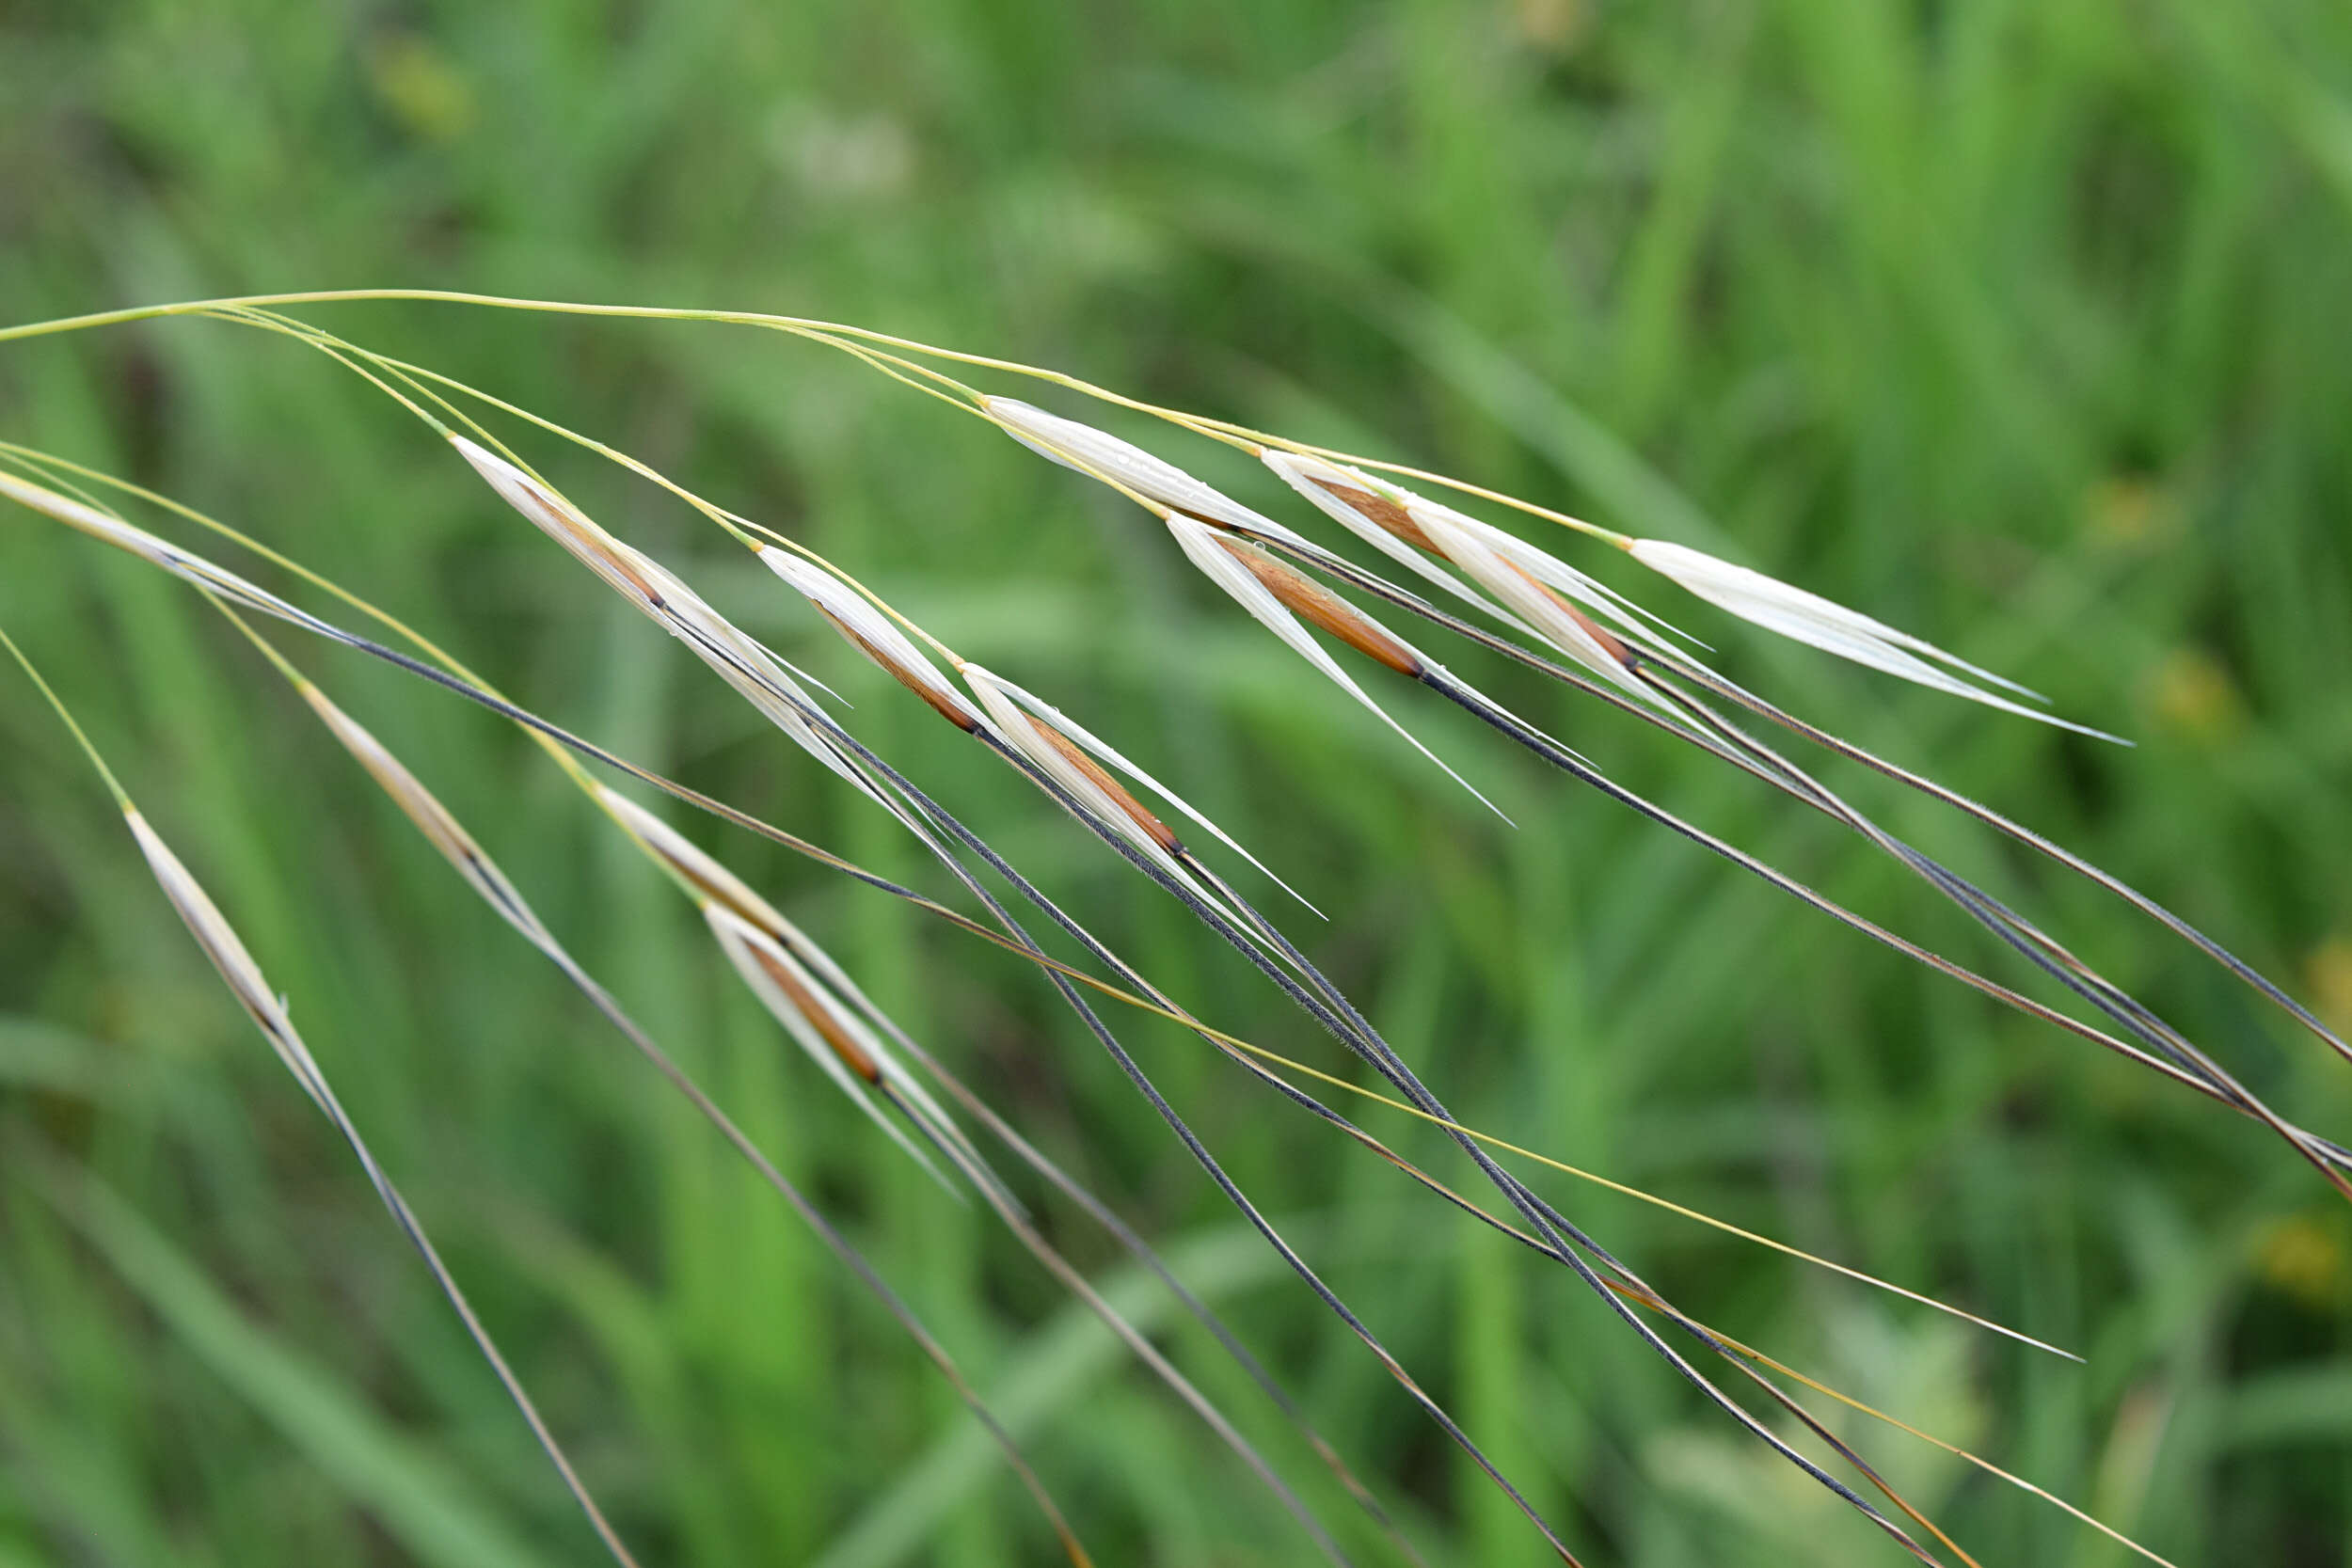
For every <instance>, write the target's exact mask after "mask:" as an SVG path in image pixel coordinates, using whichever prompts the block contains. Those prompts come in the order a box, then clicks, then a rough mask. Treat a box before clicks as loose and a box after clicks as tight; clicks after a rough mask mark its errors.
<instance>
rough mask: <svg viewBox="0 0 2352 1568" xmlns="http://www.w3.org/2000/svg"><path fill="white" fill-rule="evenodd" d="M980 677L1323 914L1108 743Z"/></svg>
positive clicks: (1040, 701)
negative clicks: (1139, 785)
mask: <svg viewBox="0 0 2352 1568" xmlns="http://www.w3.org/2000/svg"><path fill="white" fill-rule="evenodd" d="M971 672H972V667H971V666H969V665H967V666H966V667H965V678H966V679H969V678H971ZM980 674H981V677H982V678H984V679H986V680H988V681H990V682H992V683H993V684H994V685H995V686H996V687H997V688H998V689H1000V690H1002V691H1003V692H1004V693H1005V694H1006V695H1008V696H1009V697H1011V698H1012V700H1013V701H1014V702H1016V703H1019V704H1020V705H1022V706H1023V707H1025V708H1027V709H1028V710H1029V711H1030V712H1031V713H1033V714H1035V715H1037V716H1038V717H1039V718H1040V719H1042V720H1044V721H1045V722H1047V723H1048V724H1051V725H1053V726H1054V728H1056V729H1057V730H1059V731H1060V732H1061V733H1062V734H1063V735H1065V736H1069V737H1070V739H1071V740H1073V742H1075V743H1076V744H1077V745H1079V746H1080V747H1082V748H1084V749H1085V750H1086V751H1088V752H1092V753H1093V754H1094V756H1095V757H1096V758H1097V759H1099V760H1101V761H1103V762H1105V763H1108V764H1109V765H1110V766H1111V767H1113V768H1117V769H1118V770H1119V771H1120V772H1121V773H1124V774H1126V775H1127V777H1129V778H1131V779H1133V780H1135V781H1136V783H1137V784H1141V785H1143V787H1144V788H1146V789H1148V790H1150V791H1151V792H1152V794H1154V795H1156V796H1158V797H1159V798H1160V799H1161V800H1165V801H1167V802H1168V804H1169V805H1170V806H1173V807H1174V808H1175V809H1176V810H1177V811H1178V812H1180V813H1182V814H1183V815H1184V816H1185V817H1186V818H1188V819H1189V820H1191V821H1192V822H1194V823H1195V824H1197V825H1198V826H1199V827H1200V828H1201V829H1202V830H1203V831H1204V832H1208V833H1209V834H1210V835H1211V836H1213V837H1214V838H1216V841H1217V842H1218V843H1219V844H1222V845H1224V846H1225V847H1227V848H1228V849H1231V850H1232V852H1233V853H1235V854H1236V855H1239V856H1240V857H1241V858H1242V859H1243V860H1246V861H1248V863H1250V864H1251V865H1253V866H1255V867H1256V868H1257V869H1258V871H1259V872H1260V873H1261V874H1263V876H1264V877H1265V878H1266V879H1267V880H1269V881H1271V882H1272V883H1273V884H1274V885H1275V886H1276V887H1279V888H1280V889H1281V890H1282V891H1283V892H1284V893H1287V894H1289V895H1291V896H1292V897H1293V898H1295V899H1297V900H1298V901H1299V902H1300V903H1301V904H1305V905H1306V907H1307V908H1308V909H1309V910H1310V911H1313V913H1314V914H1315V915H1316V916H1317V917H1318V918H1320V917H1322V916H1323V911H1321V910H1318V909H1315V907H1314V905H1312V904H1311V903H1308V902H1307V898H1306V895H1303V894H1301V893H1300V892H1299V891H1298V890H1297V889H1296V888H1295V887H1293V886H1291V885H1290V883H1288V882H1286V881H1284V880H1282V879H1281V878H1279V877H1277V876H1276V875H1275V874H1274V873H1273V872H1272V871H1269V870H1267V869H1266V864H1265V863H1264V862H1263V861H1262V860H1260V859H1259V858H1258V857H1257V856H1255V855H1253V854H1251V853H1250V852H1249V851H1248V850H1247V849H1245V848H1243V847H1241V845H1240V844H1239V843H1238V842H1237V841H1236V840H1235V839H1234V838H1233V836H1232V834H1230V833H1228V832H1226V831H1225V830H1224V829H1222V828H1220V827H1218V826H1217V825H1216V823H1215V822H1212V821H1210V820H1209V819H1208V818H1207V817H1206V816H1202V815H1201V814H1200V812H1198V811H1196V810H1194V809H1193V807H1192V804H1191V803H1190V802H1189V801H1187V800H1185V799H1184V797H1183V796H1181V795H1179V794H1177V793H1176V792H1175V791H1174V790H1172V789H1170V788H1168V786H1167V785H1166V784H1162V783H1160V781H1159V780H1157V779H1155V778H1153V777H1152V775H1151V774H1149V773H1147V772H1145V771H1144V770H1143V769H1142V768H1138V767H1136V765H1135V764H1134V763H1132V762H1130V761H1128V760H1127V759H1126V758H1125V757H1124V756H1122V755H1120V752H1118V751H1117V750H1116V749H1115V748H1113V747H1112V745H1111V743H1110V742H1109V741H1107V740H1104V739H1103V738H1102V737H1101V736H1097V735H1095V734H1094V732H1093V731H1091V730H1089V729H1088V728H1087V727H1086V726H1085V725H1083V724H1081V723H1079V722H1078V721H1076V720H1075V719H1073V718H1071V717H1070V715H1068V714H1066V713H1064V712H1063V711H1062V710H1061V709H1059V708H1057V707H1056V706H1055V705H1053V704H1051V703H1049V702H1047V701H1046V700H1045V699H1044V698H1042V697H1041V696H1039V695H1038V694H1037V693H1036V692H1034V691H1030V690H1028V689H1025V688H1024V687H1018V686H1015V685H1013V684H1012V682H1010V681H1009V680H1006V679H1004V678H1002V677H1001V676H997V675H993V674H990V673H988V672H987V671H981V672H980Z"/></svg>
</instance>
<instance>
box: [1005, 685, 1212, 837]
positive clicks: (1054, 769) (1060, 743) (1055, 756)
mask: <svg viewBox="0 0 2352 1568" xmlns="http://www.w3.org/2000/svg"><path fill="white" fill-rule="evenodd" d="M963 678H964V680H965V682H966V683H968V684H969V685H970V686H971V688H972V693H973V695H974V696H976V697H977V698H979V700H980V705H981V706H982V707H984V708H986V709H987V710H988V716H989V718H990V719H991V720H992V721H993V722H994V725H995V728H996V733H997V734H998V735H1000V736H1003V737H1004V738H1005V740H1006V741H1007V742H1009V744H1010V745H1011V746H1012V747H1013V748H1014V749H1015V750H1016V751H1018V752H1020V753H1021V754H1022V755H1023V756H1025V757H1027V758H1028V759H1029V760H1030V761H1031V762H1033V763H1035V764H1036V765H1037V766H1038V767H1039V768H1042V769H1043V770H1044V772H1045V773H1046V775H1047V776H1048V777H1050V778H1051V779H1052V780H1053V781H1054V782H1055V783H1056V784H1059V785H1061V787H1062V788H1064V789H1066V790H1068V791H1069V792H1070V793H1071V794H1072V795H1073V796H1074V797H1076V798H1077V800H1079V801H1080V802H1081V803H1082V804H1084V805H1085V806H1086V808H1087V809H1088V810H1089V812H1091V813H1092V814H1093V815H1094V816H1096V817H1098V818H1099V819H1101V821H1102V822H1103V823H1104V826H1106V827H1108V828H1110V829H1111V830H1112V831H1113V832H1117V833H1119V834H1120V836H1121V837H1122V838H1125V839H1126V840H1127V841H1128V842H1129V843H1131V844H1133V845H1134V846H1135V847H1136V848H1137V849H1140V850H1142V851H1143V852H1144V853H1145V854H1146V855H1148V856H1150V857H1151V858H1152V860H1153V861H1154V862H1156V863H1160V864H1161V865H1162V866H1163V868H1164V869H1168V870H1171V871H1173V870H1175V869H1177V868H1176V865H1175V863H1174V861H1173V860H1172V859H1171V857H1172V856H1174V855H1175V854H1177V853H1179V852H1181V851H1182V850H1183V848H1184V845H1183V843H1182V842H1181V841H1180V840H1179V839H1178V838H1177V836H1176V833H1175V832H1174V830H1172V829H1171V828H1169V827H1168V824H1167V823H1166V822H1163V821H1161V820H1160V818H1159V816H1157V815H1156V814H1155V813H1154V812H1152V809H1151V808H1150V807H1149V806H1146V805H1145V804H1144V803H1143V802H1142V801H1140V800H1136V798H1135V796H1134V795H1133V794H1132V793H1131V792H1130V791H1129V790H1128V789H1127V787H1126V786H1125V785H1124V784H1120V782H1119V781H1118V780H1117V779H1114V778H1112V777H1111V776H1110V774H1109V773H1107V772H1105V771H1104V768H1102V766H1101V765H1100V764H1098V763H1097V762H1096V761H1095V760H1094V759H1093V758H1092V757H1090V756H1089V755H1088V754H1087V753H1086V752H1084V751H1083V750H1081V749H1080V748H1079V746H1078V745H1077V744H1076V743H1075V742H1073V740H1071V739H1070V737H1069V736H1065V735H1063V734H1062V733H1061V731H1060V730H1059V729H1057V727H1056V726H1055V725H1054V724H1053V723H1051V722H1050V721H1046V720H1044V719H1042V718H1041V717H1038V716H1034V715H1032V714H1031V713H1030V712H1029V711H1028V710H1027V709H1026V708H1025V707H1023V706H1022V705H1021V704H1019V703H1018V702H1016V701H1015V700H1014V699H1013V696H1012V686H1011V683H1010V682H1009V681H1003V680H999V679H998V678H997V677H996V676H995V675H994V674H993V673H990V672H989V671H987V670H985V669H983V668H981V667H980V666H979V665H977V664H969V663H967V664H966V665H965V666H964V667H963Z"/></svg>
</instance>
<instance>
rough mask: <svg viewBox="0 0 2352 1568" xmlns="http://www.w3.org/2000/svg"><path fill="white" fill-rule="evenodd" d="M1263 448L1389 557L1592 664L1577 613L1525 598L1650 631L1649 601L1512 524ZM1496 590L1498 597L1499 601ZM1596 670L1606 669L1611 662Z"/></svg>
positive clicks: (1286, 475) (1634, 631) (1297, 485)
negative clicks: (1448, 565) (1463, 575)
mask: <svg viewBox="0 0 2352 1568" xmlns="http://www.w3.org/2000/svg"><path fill="white" fill-rule="evenodd" d="M1263 460H1264V462H1265V465H1266V467H1269V468H1271V469H1273V470H1274V471H1275V473H1277V474H1279V476H1281V478H1282V480H1283V481H1284V482H1285V483H1288V484H1289V485H1290V487H1291V488H1292V489H1294V490H1295V491H1297V492H1298V493H1299V494H1300V495H1302V496H1304V497H1306V498H1307V499H1309V500H1310V501H1312V502H1313V503H1314V505H1315V507H1316V508H1317V510H1319V511H1321V512H1322V513H1323V514H1324V515H1326V516H1328V517H1330V518H1331V519H1333V520H1334V521H1335V522H1337V523H1339V524H1340V525H1341V526H1342V527H1343V528H1345V529H1347V530H1348V531H1350V532H1352V533H1354V534H1355V535H1356V536H1357V537H1358V538H1359V539H1362V540H1364V541H1365V542H1366V543H1368V544H1370V545H1372V546H1374V547H1375V549H1378V550H1379V551H1381V553H1383V554H1385V555H1387V556H1388V557H1389V558H1390V559H1391V560H1393V561H1397V562H1402V563H1403V564H1405V565H1406V566H1408V567H1410V568H1411V569H1412V570H1413V571H1415V572H1417V573H1419V574H1420V575H1421V576H1422V577H1423V578H1427V579H1428V580H1430V581H1432V582H1435V583H1437V584H1438V586H1440V587H1442V588H1444V589H1445V590H1446V591H1447V592H1448V593H1451V594H1454V595H1455V596H1456V597H1458V598H1460V599H1462V600H1464V601H1466V602H1468V603H1470V604H1472V605H1475V606H1477V607H1478V608H1479V609H1480V610H1485V611H1486V613H1488V614H1490V615H1494V616H1496V617H1497V618H1499V619H1501V620H1503V621H1506V622H1511V623H1515V624H1517V625H1518V626H1520V627H1521V628H1522V629H1524V630H1527V631H1531V632H1534V634H1535V635H1536V636H1538V637H1541V638H1543V639H1545V640H1546V641H1554V642H1555V643H1557V645H1559V646H1561V648H1562V651H1564V652H1566V653H1568V654H1570V655H1571V657H1576V658H1577V659H1579V660H1580V661H1581V662H1584V663H1587V664H1592V663H1593V656H1595V655H1596V654H1597V653H1605V651H1606V649H1607V646H1608V643H1607V641H1605V640H1600V639H1587V638H1586V637H1585V635H1584V634H1583V633H1581V632H1580V631H1578V630H1576V629H1574V623H1572V622H1571V623H1565V624H1564V623H1562V621H1561V618H1560V616H1559V615H1558V614H1557V613H1556V612H1555V611H1554V610H1551V609H1549V608H1542V609H1538V610H1535V611H1534V613H1533V614H1532V615H1531V614H1530V612H1529V610H1528V609H1527V605H1528V604H1529V603H1531V602H1538V601H1541V600H1549V601H1550V602H1551V603H1552V604H1557V603H1558V601H1559V599H1560V597H1561V596H1563V595H1565V597H1566V598H1567V599H1569V600H1572V601H1574V602H1575V603H1576V604H1579V605H1581V606H1583V607H1584V609H1585V610H1590V611H1592V612H1593V614H1595V615H1598V616H1602V617H1604V618H1606V619H1607V620H1609V621H1611V622H1613V623H1615V624H1616V625H1617V626H1619V627H1621V628H1623V630H1624V631H1625V632H1626V633H1627V634H1628V635H1629V636H1630V637H1631V638H1633V639H1634V640H1635V641H1639V642H1649V641H1653V638H1652V635H1651V633H1650V632H1649V631H1648V629H1647V628H1646V627H1645V626H1643V625H1642V623H1641V622H1640V621H1639V620H1637V619H1636V617H1637V616H1645V615H1647V614H1648V611H1646V610H1642V609H1641V607H1639V606H1638V605H1635V604H1633V603H1631V601H1629V600H1628V599H1626V598H1625V597H1624V596H1623V595H1622V594H1618V593H1616V592H1615V591H1614V590H1613V589H1611V588H1609V587H1608V586H1606V585H1605V584H1603V583H1601V582H1598V581H1597V580H1595V579H1594V578H1590V577H1587V576H1586V575H1585V574H1584V573H1582V572H1580V571H1578V570H1577V569H1576V568H1575V567H1573V566H1571V565H1569V564H1568V563H1567V562H1565V561H1562V560H1561V559H1560V558H1559V557H1557V556H1555V555H1552V554H1551V553H1550V552H1549V551H1547V550H1541V549H1538V548H1536V547H1535V546H1534V545H1531V544H1529V543H1528V542H1527V541H1526V540H1524V539H1521V538H1520V537H1519V536H1518V534H1516V533H1512V532H1510V531H1508V530H1505V529H1500V528H1497V527H1495V526H1494V525H1493V524H1492V523H1489V522H1486V521H1485V520H1484V519H1483V518H1478V517H1473V516H1471V515H1470V514H1469V513H1467V512H1460V511H1456V510H1455V509H1454V508H1453V507H1450V506H1447V505H1444V504H1443V503H1441V502H1438V501H1433V500H1431V499H1428V498H1427V497H1426V496H1418V495H1415V494H1414V493H1413V492H1412V491H1410V490H1407V489H1406V488H1405V487H1404V486H1403V485H1400V484H1394V483H1391V482H1389V481H1388V480H1385V479H1381V478H1378V477H1376V476H1375V475H1372V474H1368V473H1365V472H1364V471H1363V470H1361V469H1359V468H1354V467H1348V466H1346V465H1344V464H1339V463H1332V462H1327V461H1326V460H1325V459H1323V458H1320V457H1312V456H1309V455H1306V454H1304V453H1300V452H1286V451H1273V450H1272V449H1268V450H1267V451H1265V452H1264V453H1263ZM1423 551H1426V552H1428V553H1429V554H1432V555H1437V556H1438V557H1441V558H1443V559H1445V560H1447V561H1451V562H1454V564H1455V565H1456V566H1459V567H1460V568H1462V570H1463V571H1465V572H1467V573H1469V574H1470V577H1471V578H1473V579H1474V580H1476V581H1477V582H1478V584H1479V586H1480V588H1482V589H1484V590H1485V591H1486V593H1487V594H1493V595H1494V599H1493V600H1489V599H1487V598H1486V597H1485V596H1483V595H1482V594H1480V593H1478V592H1476V591H1473V590H1471V589H1470V588H1468V587H1466V586H1465V585H1464V584H1463V583H1462V582H1461V581H1460V580H1459V579H1458V578H1455V577H1454V575H1453V574H1452V573H1450V572H1447V571H1444V570H1442V569H1441V568H1438V567H1437V566H1434V565H1432V564H1431V563H1430V562H1429V561H1428V559H1427V557H1426V556H1425V555H1423V554H1422V552H1423ZM1496 561H1501V562H1505V563H1507V564H1508V565H1510V566H1512V567H1514V568H1516V569H1517V570H1516V574H1515V575H1514V574H1506V575H1505V576H1504V581H1505V582H1507V584H1508V587H1507V589H1506V588H1504V587H1502V586H1498V584H1497V583H1496V582H1495V581H1492V580H1489V579H1490V577H1491V576H1493V575H1494V574H1495V572H1496V567H1495V564H1494V563H1495V562H1496ZM1473 562H1475V564H1474V563H1473ZM1522 579H1529V580H1532V583H1533V585H1534V588H1535V589H1536V590H1537V593H1536V594H1534V595H1532V596H1531V594H1529V592H1528V586H1527V583H1526V582H1525V581H1522ZM1497 600H1499V601H1501V605H1500V606H1499V605H1498V604H1497V603H1496V602H1495V601H1497ZM1502 606H1507V607H1508V608H1507V609H1505V608H1502ZM1577 614H1578V619H1580V620H1582V621H1584V622H1585V624H1587V625H1592V624H1593V622H1592V620H1591V617H1590V616H1586V615H1583V614H1582V613H1581V611H1580V612H1577ZM1662 624H1663V623H1661V625H1662ZM1555 633H1557V634H1559V636H1555V635H1554V634H1555ZM1562 638H1565V641H1561V639H1562ZM1594 668H1596V669H1600V666H1598V665H1594ZM1601 673H1604V674H1607V673H1609V672H1608V671H1607V670H1602V672H1601ZM1611 678H1615V677H1614V676H1612V677H1611Z"/></svg>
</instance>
